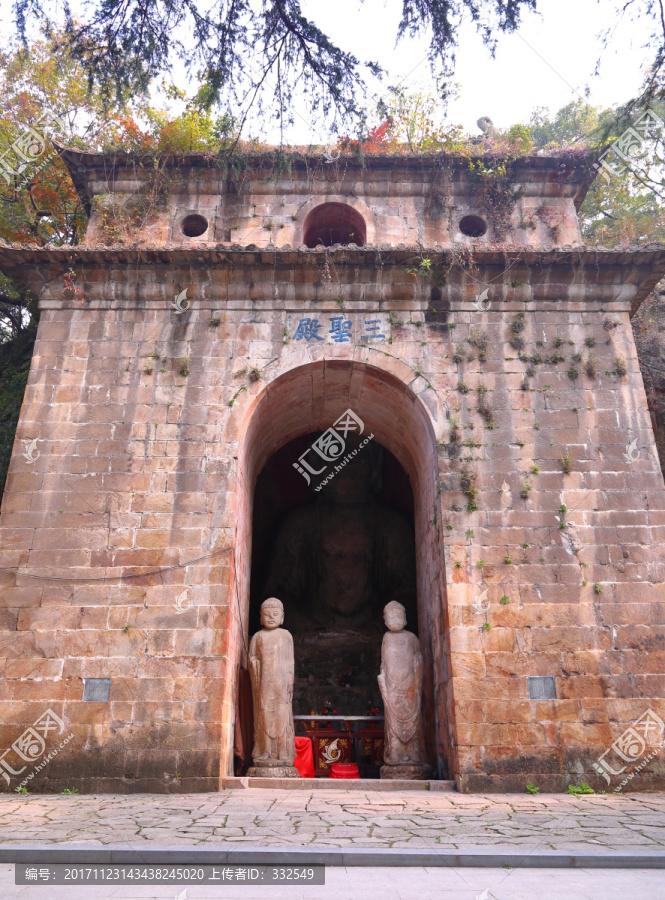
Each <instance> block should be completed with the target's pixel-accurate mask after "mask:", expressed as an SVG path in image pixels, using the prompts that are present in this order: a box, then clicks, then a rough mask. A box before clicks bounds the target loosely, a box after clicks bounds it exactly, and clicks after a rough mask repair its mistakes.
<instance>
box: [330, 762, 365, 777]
mask: <svg viewBox="0 0 665 900" xmlns="http://www.w3.org/2000/svg"><path fill="white" fill-rule="evenodd" d="M329 777H330V778H360V773H359V772H358V766H357V764H356V763H333V764H332V766H331V767H330V775H329Z"/></svg>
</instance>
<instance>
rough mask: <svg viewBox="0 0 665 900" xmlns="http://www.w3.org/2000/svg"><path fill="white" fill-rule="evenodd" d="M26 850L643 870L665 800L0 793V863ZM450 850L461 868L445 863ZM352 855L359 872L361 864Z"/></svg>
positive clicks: (662, 821) (662, 839)
mask: <svg viewBox="0 0 665 900" xmlns="http://www.w3.org/2000/svg"><path fill="white" fill-rule="evenodd" d="M28 844H29V845H31V847H33V848H36V849H39V848H42V850H46V849H47V848H50V849H54V848H60V850H61V851H63V852H64V851H66V850H68V849H70V848H71V846H72V845H81V844H82V845H83V846H87V847H88V848H92V849H95V850H102V849H104V848H106V849H108V850H109V851H115V852H119V851H139V850H140V851H141V852H147V851H149V850H150V849H154V850H155V851H157V850H158V849H159V848H163V847H167V848H169V850H170V851H171V852H175V851H177V850H182V851H184V852H189V851H190V850H191V851H195V850H201V851H207V850H209V851H214V852H218V851H219V852H232V851H233V850H234V849H235V848H237V849H238V850H241V849H245V850H248V852H251V851H252V850H253V848H260V849H261V850H262V851H264V852H266V851H269V850H271V849H275V850H277V851H279V853H280V854H282V859H283V858H284V854H285V853H288V852H293V853H297V852H298V851H299V850H302V849H303V848H306V849H307V851H308V852H312V851H317V850H320V851H321V852H325V853H328V854H329V853H331V852H334V851H335V850H336V849H337V850H339V851H344V852H347V851H349V852H351V853H355V852H356V851H358V852H360V851H362V850H367V851H369V850H371V851H372V852H379V853H382V852H384V851H389V853H388V855H387V856H386V855H385V853H384V855H383V857H382V858H383V859H384V864H387V862H389V859H388V857H389V856H390V853H392V855H393V859H397V858H399V856H400V854H401V855H402V856H403V855H404V854H405V853H407V854H408V853H410V852H413V851H424V852H426V853H428V854H429V856H425V857H422V861H421V862H420V863H418V864H425V862H426V861H427V865H433V866H436V865H439V866H441V865H447V866H451V865H456V864H463V865H472V864H473V861H474V860H476V864H477V865H485V866H489V865H493V864H494V863H493V862H492V859H493V858H494V859H499V858H501V860H502V862H500V863H499V864H504V862H506V861H507V862H508V864H510V865H516V864H517V863H516V862H515V860H519V859H522V858H527V857H528V859H529V860H530V862H525V863H520V865H525V866H528V865H536V864H538V865H545V864H546V862H547V858H548V856H547V855H548V854H562V855H563V856H562V857H561V858H567V857H569V858H571V859H574V862H572V863H569V864H573V865H578V866H580V865H589V866H591V865H594V864H595V863H594V862H593V860H596V861H598V860H601V862H602V864H603V865H612V864H613V863H612V860H614V861H616V860H623V862H622V865H631V862H630V860H631V859H638V857H639V858H640V859H641V865H642V867H643V868H647V867H648V866H649V865H661V864H662V860H663V858H664V857H665V794H663V793H640V794H628V795H616V794H607V795H603V794H595V795H588V796H583V797H575V796H569V795H563V794H542V795H536V796H533V795H516V794H503V795H502V794H488V795H478V794H474V795H466V794H458V793H456V792H438V791H436V792H430V791H412V790H408V791H391V792H389V793H383V792H380V791H371V790H366V791H358V790H357V789H349V788H344V789H342V788H338V789H334V790H332V789H331V790H320V789H318V788H317V789H315V790H312V791H311V792H308V791H302V790H285V789H273V790H268V789H263V788H255V789H253V790H227V791H220V792H218V793H214V794H169V795H164V794H123V795H109V794H100V795H83V796H58V795H34V796H30V795H28V796H25V795H22V796H19V795H16V794H15V795H10V794H3V795H0V845H1V846H0V861H4V862H12V861H16V856H15V855H14V856H13V857H12V853H15V852H16V851H18V850H27V849H29V848H28V847H27V845H28ZM21 845H22V846H21ZM456 853H458V854H459V853H462V854H464V858H465V860H466V862H465V863H455V861H454V860H455V854H456ZM492 854H494V857H493V856H492ZM497 854H499V855H497ZM501 854H503V856H500V855H501ZM505 854H508V857H506V856H505ZM599 854H600V855H599ZM647 856H648V857H649V859H650V860H651V862H649V861H648V860H647ZM444 858H445V859H446V860H447V862H441V860H443V859H444ZM358 859H360V860H361V862H359V863H358V865H363V866H366V865H369V863H367V862H366V858H365V859H364V860H363V858H362V857H361V856H359V857H358ZM436 860H439V862H437V861H436ZM534 860H540V862H539V863H535V862H534ZM551 860H552V865H555V866H556V865H559V862H558V861H557V859H556V858H555V857H551ZM25 861H28V860H25ZM336 864H341V863H336ZM344 864H345V865H347V864H348V863H344ZM393 864H397V865H402V863H400V862H397V863H395V862H393ZM663 900H665V889H664V891H663Z"/></svg>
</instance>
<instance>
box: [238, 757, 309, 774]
mask: <svg viewBox="0 0 665 900" xmlns="http://www.w3.org/2000/svg"><path fill="white" fill-rule="evenodd" d="M269 763H270V764H269V765H266V764H265V763H259V764H258V765H253V766H252V767H251V768H250V769H248V770H247V777H248V778H300V772H299V771H298V770H297V769H296V767H295V766H289V765H287V764H286V763H284V764H282V765H280V761H279V760H269Z"/></svg>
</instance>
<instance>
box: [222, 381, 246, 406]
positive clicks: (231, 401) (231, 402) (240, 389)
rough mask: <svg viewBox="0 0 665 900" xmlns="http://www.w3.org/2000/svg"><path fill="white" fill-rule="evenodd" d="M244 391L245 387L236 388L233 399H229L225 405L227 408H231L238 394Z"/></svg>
mask: <svg viewBox="0 0 665 900" xmlns="http://www.w3.org/2000/svg"><path fill="white" fill-rule="evenodd" d="M246 390H247V388H246V387H245V385H243V386H242V387H241V388H238V390H237V391H236V392H235V394H234V395H233V397H231V399H230V400H229V402H228V403H227V404H226V405H227V406H229V407H231V406H233V404H234V403H235V402H236V400H237V399H238V396H239V395H240V394H242V392H243V391H246Z"/></svg>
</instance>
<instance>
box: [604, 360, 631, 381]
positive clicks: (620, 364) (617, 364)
mask: <svg viewBox="0 0 665 900" xmlns="http://www.w3.org/2000/svg"><path fill="white" fill-rule="evenodd" d="M627 372H628V366H627V365H626V360H625V359H624V358H623V356H615V357H614V366H613V367H612V368H611V369H610V370H609V371H608V372H607V373H606V374H607V375H615V376H616V377H617V378H623V377H624V376H625V375H626V374H627Z"/></svg>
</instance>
